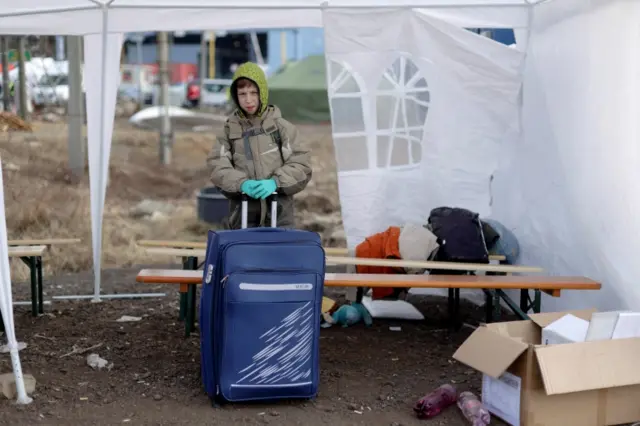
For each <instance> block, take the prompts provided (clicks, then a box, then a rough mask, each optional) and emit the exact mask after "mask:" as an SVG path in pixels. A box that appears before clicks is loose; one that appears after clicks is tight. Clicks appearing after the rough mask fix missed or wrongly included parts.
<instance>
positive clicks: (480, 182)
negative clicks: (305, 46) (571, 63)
mask: <svg viewBox="0 0 640 426" xmlns="http://www.w3.org/2000/svg"><path fill="white" fill-rule="evenodd" d="M323 20H324V23H325V34H326V36H325V37H326V42H325V46H326V47H325V49H326V56H327V61H328V65H327V67H328V69H329V75H328V86H329V99H330V105H331V119H332V125H333V139H334V146H335V151H336V159H337V162H338V185H339V189H340V202H341V207H342V218H343V223H344V227H345V232H346V235H347V244H348V246H349V247H354V246H355V245H357V244H358V243H360V242H361V241H362V240H363V239H364V238H366V237H367V236H369V235H371V234H373V233H376V232H380V231H382V230H384V229H386V228H387V227H388V226H390V225H402V224H404V223H405V222H408V221H410V222H414V223H426V221H427V218H428V216H429V212H430V211H431V209H432V208H434V207H438V206H442V205H449V206H459V207H466V208H469V209H472V210H474V211H477V212H479V213H481V214H482V215H488V214H489V213H490V211H491V210H490V205H489V204H490V198H491V196H490V180H491V176H492V174H493V173H494V172H495V170H496V167H497V164H498V158H499V152H500V150H501V149H502V147H503V146H504V145H505V144H506V143H515V142H516V140H509V141H505V140H504V139H503V138H504V137H505V134H506V133H507V130H508V129H509V128H510V126H511V125H512V123H513V122H514V121H517V116H518V115H517V112H518V94H519V92H520V85H521V80H520V68H521V64H522V60H523V58H524V56H523V54H522V53H521V52H519V51H517V50H514V49H510V48H508V47H507V46H505V45H502V44H500V43H497V42H494V41H492V40H490V39H487V38H485V37H482V36H479V35H477V34H474V33H472V32H470V31H467V30H465V29H462V28H458V27H456V26H454V25H451V24H448V23H446V22H444V21H441V20H439V19H436V18H433V17H431V16H428V15H426V14H422V13H418V12H415V11H412V10H402V9H398V10H378V11H366V12H365V11H353V10H351V11H348V10H335V11H334V10H328V11H326V12H325V13H324V17H323ZM389 116H392V120H391V122H390V123H389V118H390V117H389Z"/></svg>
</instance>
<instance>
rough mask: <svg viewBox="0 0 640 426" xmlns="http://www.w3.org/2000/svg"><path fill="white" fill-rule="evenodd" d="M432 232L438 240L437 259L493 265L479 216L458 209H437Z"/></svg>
mask: <svg viewBox="0 0 640 426" xmlns="http://www.w3.org/2000/svg"><path fill="white" fill-rule="evenodd" d="M429 228H430V229H431V232H433V233H434V235H435V236H436V237H438V240H439V241H438V242H439V243H440V248H439V249H438V252H437V255H436V259H435V260H437V261H441V262H464V263H489V253H488V251H487V245H486V242H485V237H484V233H483V230H482V222H481V221H480V217H479V215H478V214H477V213H474V212H472V211H470V210H467V209H463V208H458V207H437V208H435V209H433V210H431V214H430V215H429Z"/></svg>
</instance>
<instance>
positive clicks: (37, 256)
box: [0, 245, 47, 322]
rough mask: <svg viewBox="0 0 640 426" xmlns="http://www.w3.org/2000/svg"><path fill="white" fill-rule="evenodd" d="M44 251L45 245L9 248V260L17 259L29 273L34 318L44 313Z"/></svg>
mask: <svg viewBox="0 0 640 426" xmlns="http://www.w3.org/2000/svg"><path fill="white" fill-rule="evenodd" d="M46 251H47V246H45V245H23V246H13V245H10V246H9V259H11V258H19V259H20V260H22V262H23V263H24V264H25V265H27V267H28V268H29V272H30V273H31V279H30V281H31V314H32V315H33V316H34V317H36V316H38V314H42V313H44V301H43V295H42V293H43V290H42V256H43V255H44V253H45V252H46ZM0 322H1V321H0Z"/></svg>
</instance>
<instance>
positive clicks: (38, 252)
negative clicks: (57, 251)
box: [9, 246, 47, 257]
mask: <svg viewBox="0 0 640 426" xmlns="http://www.w3.org/2000/svg"><path fill="white" fill-rule="evenodd" d="M45 251H47V246H9V257H37V256H42V255H43V254H44V252H45Z"/></svg>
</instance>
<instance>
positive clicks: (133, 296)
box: [29, 293, 167, 303]
mask: <svg viewBox="0 0 640 426" xmlns="http://www.w3.org/2000/svg"><path fill="white" fill-rule="evenodd" d="M166 296H167V294H166V293H124V294H101V295H100V297H101V298H102V299H140V298H144V297H166ZM93 297H94V296H93V295H90V294H79V295H69V296H52V297H51V299H53V300H84V299H93ZM29 303H31V302H29Z"/></svg>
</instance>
